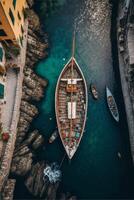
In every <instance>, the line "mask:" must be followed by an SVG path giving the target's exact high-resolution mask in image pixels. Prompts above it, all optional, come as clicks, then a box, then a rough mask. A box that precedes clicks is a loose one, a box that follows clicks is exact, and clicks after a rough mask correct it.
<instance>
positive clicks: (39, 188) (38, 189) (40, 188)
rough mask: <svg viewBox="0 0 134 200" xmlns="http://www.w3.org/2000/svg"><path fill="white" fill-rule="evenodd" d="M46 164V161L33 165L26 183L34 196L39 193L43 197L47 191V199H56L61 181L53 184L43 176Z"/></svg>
mask: <svg viewBox="0 0 134 200" xmlns="http://www.w3.org/2000/svg"><path fill="white" fill-rule="evenodd" d="M46 165H47V164H45V163H44V162H38V163H36V164H35V165H34V166H33V167H32V169H31V171H30V174H29V176H28V177H27V179H26V181H25V185H26V187H27V188H28V190H29V191H30V192H31V193H32V194H33V195H34V196H37V195H39V196H40V197H42V196H43V194H44V193H45V194H46V196H47V199H55V198H56V191H57V189H58V186H59V183H58V182H57V183H56V184H51V183H50V182H49V181H48V179H44V178H43V176H44V174H43V170H44V168H45V167H46Z"/></svg>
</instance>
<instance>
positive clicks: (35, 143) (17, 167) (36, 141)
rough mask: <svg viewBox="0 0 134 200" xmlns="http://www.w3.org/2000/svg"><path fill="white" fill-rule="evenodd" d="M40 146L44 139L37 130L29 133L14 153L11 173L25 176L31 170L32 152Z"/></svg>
mask: <svg viewBox="0 0 134 200" xmlns="http://www.w3.org/2000/svg"><path fill="white" fill-rule="evenodd" d="M42 145H44V138H43V136H42V135H40V134H39V132H38V130H35V131H33V132H32V133H29V136H28V138H27V139H25V140H24V141H23V143H21V145H20V146H18V147H17V148H16V149H15V151H14V156H13V160H12V165H11V173H12V174H14V175H19V176H25V175H26V174H27V173H28V172H29V171H30V170H31V167H32V163H33V156H34V152H35V151H36V150H37V149H38V148H40V147H41V146H42Z"/></svg>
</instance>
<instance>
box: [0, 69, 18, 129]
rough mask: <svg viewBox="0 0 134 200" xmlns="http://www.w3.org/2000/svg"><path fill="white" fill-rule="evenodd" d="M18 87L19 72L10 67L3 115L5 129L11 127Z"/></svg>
mask: <svg viewBox="0 0 134 200" xmlns="http://www.w3.org/2000/svg"><path fill="white" fill-rule="evenodd" d="M16 87H17V73H16V71H15V70H14V69H9V70H8V71H7V82H6V86H5V96H6V104H5V105H4V112H3V116H2V122H3V130H4V131H9V129H10V125H11V121H12V116H13V109H14V105H15V98H16Z"/></svg>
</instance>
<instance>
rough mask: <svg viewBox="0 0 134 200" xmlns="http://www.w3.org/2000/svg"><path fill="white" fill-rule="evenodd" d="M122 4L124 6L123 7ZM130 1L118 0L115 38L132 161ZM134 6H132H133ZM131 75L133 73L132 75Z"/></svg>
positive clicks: (133, 87) (133, 109)
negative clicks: (122, 1)
mask: <svg viewBox="0 0 134 200" xmlns="http://www.w3.org/2000/svg"><path fill="white" fill-rule="evenodd" d="M123 6H124V7H123ZM131 8H132V1H130V5H129V4H128V5H127V6H125V4H124V5H122V4H121V1H120V5H119V11H118V21H117V29H118V32H117V39H118V56H119V71H120V77H121V85H122V92H123V97H124V103H125V110H126V116H127V122H128V129H129V137H130V147H131V154H132V159H133V162H134V101H133V98H134V94H132V91H133V90H134V84H132V82H131V80H132V79H131V73H132V71H133V73H134V69H132V67H131V64H130V55H129V50H128V40H127V37H128V30H129V16H130V14H131V12H130V11H131ZM133 8H134V7H133ZM132 76H133V75H132Z"/></svg>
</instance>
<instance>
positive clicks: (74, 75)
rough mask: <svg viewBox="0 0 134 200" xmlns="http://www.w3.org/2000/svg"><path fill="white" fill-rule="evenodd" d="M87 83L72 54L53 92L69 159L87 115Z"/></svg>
mask: <svg viewBox="0 0 134 200" xmlns="http://www.w3.org/2000/svg"><path fill="white" fill-rule="evenodd" d="M87 96H88V95H87V85H86V81H85V78H84V75H83V73H82V71H81V69H80V67H79V65H78V63H77V62H76V59H75V58H74V40H73V55H72V57H71V58H70V60H69V61H68V63H67V64H66V65H65V67H64V68H63V70H62V72H61V74H60V76H59V79H58V82H57V87H56V92H55V111H56V119H57V125H58V130H59V134H60V138H61V141H62V144H63V146H64V148H65V151H66V153H67V155H68V158H69V159H70V160H71V159H72V158H73V156H74V154H75V152H76V151H77V149H78V146H79V144H80V141H81V138H82V136H83V132H84V128H85V123H86V116H87V102H88V98H87Z"/></svg>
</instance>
